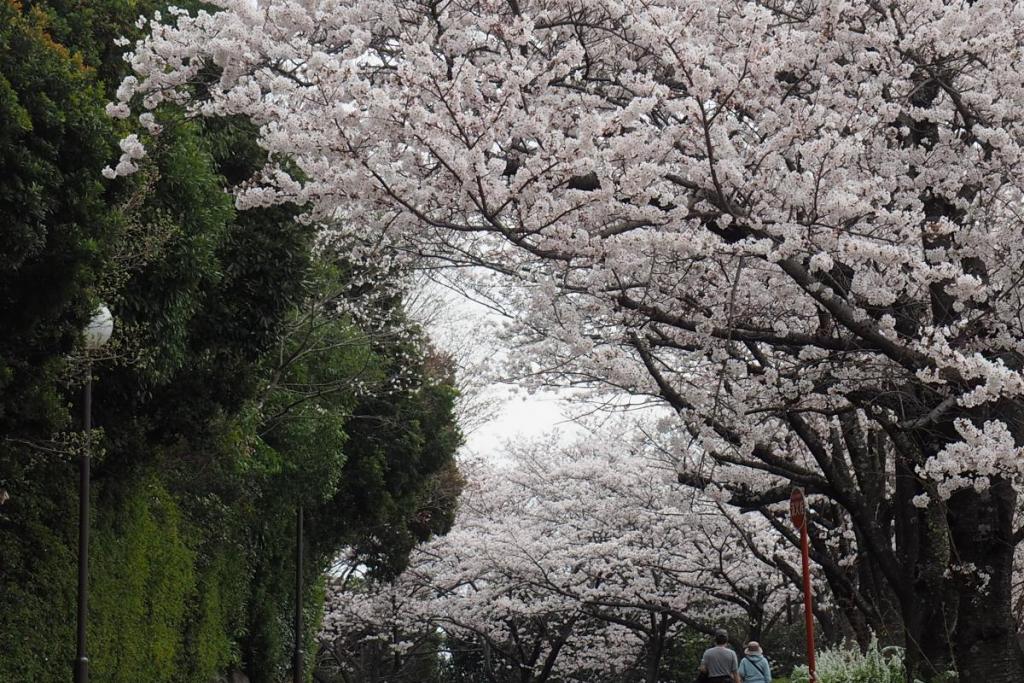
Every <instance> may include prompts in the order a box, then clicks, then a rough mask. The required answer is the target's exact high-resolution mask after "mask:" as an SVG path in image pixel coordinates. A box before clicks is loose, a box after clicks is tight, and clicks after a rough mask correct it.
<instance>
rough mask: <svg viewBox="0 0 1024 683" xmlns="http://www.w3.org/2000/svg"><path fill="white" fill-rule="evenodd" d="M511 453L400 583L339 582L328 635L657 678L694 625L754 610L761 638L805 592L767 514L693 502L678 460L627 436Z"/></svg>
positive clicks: (504, 667)
mask: <svg viewBox="0 0 1024 683" xmlns="http://www.w3.org/2000/svg"><path fill="white" fill-rule="evenodd" d="M618 451H621V452H618ZM512 457H513V458H514V459H513V462H512V464H511V465H510V466H507V467H504V468H493V467H492V468H488V469H483V470H478V471H477V473H476V475H475V476H474V477H473V478H472V480H471V482H472V483H471V485H470V487H469V489H468V491H467V493H466V494H465V495H464V499H463V501H462V506H461V510H460V514H459V518H458V520H457V523H456V525H455V528H454V529H453V530H452V532H450V534H449V535H448V536H446V537H444V538H440V539H437V540H435V541H434V542H432V543H430V544H428V545H426V546H424V547H422V548H420V549H419V550H418V551H417V552H416V555H415V557H414V559H413V560H412V563H411V566H410V569H409V570H408V571H407V572H405V573H404V574H403V575H402V576H401V577H399V579H398V581H396V582H395V583H393V584H382V585H377V586H373V587H372V588H371V589H370V590H369V591H368V592H365V593H364V592H362V591H356V592H354V593H345V592H343V591H334V592H333V593H332V594H331V596H330V597H329V607H328V610H327V615H328V616H327V619H326V623H325V634H326V635H327V636H328V640H329V641H330V642H331V643H342V644H343V645H345V644H348V647H347V648H342V649H343V650H346V651H347V652H350V653H360V652H361V651H362V649H363V647H362V646H360V647H354V646H353V645H352V644H353V643H356V642H358V643H364V642H372V643H376V642H378V641H379V640H380V639H382V638H383V639H385V640H388V642H389V643H391V645H390V647H392V648H393V649H394V650H395V651H396V653H398V654H401V655H402V657H403V659H402V661H403V662H404V661H406V660H407V659H409V658H410V657H411V656H412V655H415V654H416V652H417V648H416V645H415V643H416V642H418V641H419V640H422V639H423V636H420V637H419V638H416V637H408V636H406V635H401V634H409V633H417V632H418V633H420V634H430V633H436V632H437V631H443V632H445V633H446V634H447V635H448V640H449V642H462V643H476V645H477V647H478V649H479V650H480V651H481V652H483V653H486V656H485V657H483V659H484V660H485V667H484V668H486V669H487V670H488V671H491V672H492V673H493V672H497V671H508V670H511V671H513V672H514V676H513V679H512V680H522V681H544V680H548V679H549V678H550V677H551V676H558V677H559V678H560V679H562V680H580V681H594V680H606V679H607V680H627V679H629V680H633V678H631V677H632V676H634V675H635V677H636V680H644V681H649V682H650V683H656V682H657V681H658V680H660V678H659V674H660V671H661V663H662V657H663V655H664V654H665V652H666V651H667V650H668V649H669V647H670V646H671V645H672V643H673V641H674V640H676V639H677V638H678V637H679V636H680V635H681V634H682V633H683V632H684V629H688V631H689V632H691V633H692V632H693V631H697V632H702V633H705V634H708V635H710V634H713V633H714V631H715V629H716V628H718V627H720V626H721V625H723V624H726V623H732V624H736V623H747V624H748V625H749V629H748V632H747V633H744V634H737V635H739V636H740V637H743V636H746V637H758V638H760V637H761V633H762V629H767V631H768V632H770V631H771V626H772V624H773V623H774V622H775V621H776V620H778V619H779V618H780V617H782V616H783V615H784V614H785V613H786V612H787V608H788V607H789V606H790V605H791V604H793V603H796V602H798V601H799V593H798V591H797V590H796V588H795V587H794V586H792V585H791V584H790V582H789V579H788V578H787V577H786V576H785V575H784V574H783V573H782V572H780V571H779V569H778V568H777V566H776V565H775V563H774V562H772V561H769V562H763V561H762V558H764V557H766V556H767V557H770V556H772V555H773V554H777V555H778V554H781V555H782V556H786V555H787V553H788V557H786V559H787V560H789V561H792V560H793V559H794V558H793V553H792V551H791V549H790V548H789V547H788V546H787V544H786V542H785V541H784V540H783V539H782V538H781V537H780V536H779V535H778V534H776V533H775V532H774V530H773V529H772V528H771V527H770V525H769V524H768V523H767V522H765V520H764V519H763V518H762V517H761V516H759V515H757V514H753V515H746V517H748V518H749V519H745V520H737V519H731V518H729V516H728V515H724V514H722V512H721V511H720V510H719V508H718V506H717V505H716V504H715V503H714V501H712V500H709V499H707V498H706V497H704V496H699V500H697V501H688V500H687V496H686V495H685V492H684V491H682V490H681V489H682V488H683V487H682V486H681V485H680V484H678V483H677V482H676V480H675V479H676V478H675V471H674V469H673V468H663V467H655V466H652V461H651V460H650V459H649V458H643V457H641V454H640V452H637V451H635V450H632V449H631V448H630V445H629V444H628V443H623V442H619V441H616V440H614V439H609V438H602V439H601V440H593V441H587V442H582V443H580V444H577V445H576V446H574V447H572V448H570V449H568V450H566V451H557V450H555V449H554V448H552V446H551V444H548V443H544V442H537V443H533V444H530V445H528V446H523V445H521V446H518V447H516V449H515V450H514V453H513V456H512ZM691 493H692V492H691ZM736 516H737V517H738V516H740V515H738V514H736ZM739 529H743V530H745V535H741V534H740V533H739V531H738V530H739ZM750 543H754V544H758V545H759V546H760V548H759V551H758V552H751V549H750V547H749V545H748V544H750ZM367 614H369V615H372V616H370V617H367V616H365V615H367ZM410 619H411V620H413V621H414V622H415V623H418V624H419V626H418V628H417V627H412V626H410V622H409V620H410ZM769 639H770V636H769ZM334 649H337V648H334ZM409 653H411V654H409ZM395 661H396V662H397V661H399V659H398V657H397V655H396V659H395ZM486 662H489V663H486ZM508 667H511V669H508ZM402 668H403V667H400V666H395V667H394V669H395V670H396V671H398V670H400V669H402ZM498 680H505V679H504V678H501V677H500V676H499V677H498Z"/></svg>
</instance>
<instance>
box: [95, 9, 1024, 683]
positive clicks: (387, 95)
mask: <svg viewBox="0 0 1024 683" xmlns="http://www.w3.org/2000/svg"><path fill="white" fill-rule="evenodd" d="M218 5H219V6H220V7H221V10H220V11H218V12H215V13H212V14H211V13H200V14H198V15H197V16H195V17H190V16H187V15H184V14H179V15H178V16H177V17H176V18H175V21H174V22H173V23H172V24H162V23H159V22H154V23H153V24H152V31H151V35H150V37H149V38H148V39H146V40H145V41H143V42H141V43H139V44H138V45H136V46H135V48H134V49H133V51H132V52H131V53H130V54H129V60H130V61H131V63H132V66H133V67H134V70H135V72H136V74H137V75H136V76H135V77H132V78H130V79H127V80H126V81H125V82H124V84H123V85H122V88H121V90H120V91H119V93H118V98H119V101H118V102H115V103H112V104H111V106H110V107H109V112H110V113H111V115H114V116H119V117H128V116H131V115H132V114H133V113H138V112H139V111H140V109H139V108H140V107H141V109H142V110H143V111H141V115H140V116H139V123H140V133H139V135H140V136H139V137H136V136H129V137H128V138H126V139H125V141H124V142H123V143H122V152H123V154H122V156H121V158H120V160H119V161H118V162H117V163H116V167H115V168H112V169H108V170H107V172H106V174H107V175H108V176H116V175H118V174H123V173H130V172H132V171H133V170H134V168H135V167H136V162H137V160H138V159H139V158H140V157H141V156H142V155H143V154H144V153H145V152H144V145H145V143H146V140H147V136H148V135H153V134H156V132H157V128H156V126H158V125H159V124H158V123H156V122H155V121H154V120H153V118H152V117H151V116H150V115H151V113H152V112H150V111H148V110H152V109H157V108H158V105H159V104H160V103H161V102H163V101H166V100H171V101H176V102H182V103H185V104H187V105H188V106H189V107H191V109H192V111H194V112H195V113H196V114H197V115H204V116H226V115H241V116H245V117H248V118H250V119H251V120H253V121H255V122H257V123H258V124H259V125H260V126H261V144H263V146H264V147H265V148H266V150H267V152H268V165H267V167H266V169H265V170H264V172H263V173H262V174H260V175H259V176H258V177H256V178H253V180H252V182H251V183H249V184H247V185H245V186H243V187H241V188H239V193H238V203H239V205H240V206H243V207H246V206H261V205H265V204H269V203H274V202H282V201H292V202H297V203H300V204H303V205H307V206H309V207H310V209H309V213H308V215H307V216H306V218H307V220H325V221H328V220H329V221H331V222H334V221H338V220H341V221H342V222H343V224H344V225H345V228H344V230H349V231H354V232H358V233H360V234H365V235H371V236H373V237H374V239H373V240H371V243H372V244H374V245H375V247H379V248H383V249H391V250H407V251H414V252H417V253H421V254H429V255H435V256H439V257H444V258H447V259H450V260H453V261H456V262H459V263H478V264H482V265H485V266H487V267H490V268H492V269H494V270H495V271H498V272H501V273H505V274H507V275H509V276H510V277H515V278H517V279H519V280H521V281H523V282H525V283H527V284H528V286H529V295H530V296H529V298H528V299H527V300H525V301H524V302H523V305H522V306H521V307H520V308H519V310H520V312H521V322H522V328H521V329H522V333H523V336H522V340H523V342H524V350H526V351H528V353H524V355H523V357H522V361H521V362H522V363H523V364H524V369H525V370H529V371H531V372H533V373H536V372H541V371H543V373H544V375H545V376H546V378H547V380H546V381H560V382H564V383H569V384H579V383H583V384H602V385H605V386H610V387H614V388H616V389H617V390H620V391H624V392H628V393H631V394H634V395H637V396H651V397H656V398H658V399H659V400H661V401H663V402H665V403H666V404H668V405H670V406H671V407H672V408H674V409H675V411H676V414H677V418H678V419H677V421H676V425H675V427H674V429H675V430H678V433H679V434H680V435H681V436H682V438H681V439H680V443H683V444H685V447H686V448H688V449H697V450H699V452H700V453H702V456H703V457H701V458H700V459H699V463H700V467H698V468H690V469H686V470H684V471H683V472H682V473H681V475H680V476H682V477H683V479H684V480H686V481H688V482H691V483H694V484H697V485H700V486H706V485H709V482H713V483H714V485H715V486H716V487H719V488H722V489H724V490H726V491H728V492H730V493H731V496H732V497H731V503H733V504H735V505H736V506H738V507H740V508H742V509H761V508H764V507H766V506H771V505H773V504H775V503H778V502H780V501H782V500H784V498H785V497H786V496H787V495H788V491H789V488H790V487H791V486H792V485H793V484H798V485H801V486H803V487H804V488H805V489H806V490H807V492H808V493H809V494H811V495H812V500H814V501H815V506H816V507H817V509H818V510H819V511H821V512H823V513H824V514H827V515H829V516H841V517H842V518H843V523H844V524H849V529H850V531H851V534H852V536H853V542H854V543H855V544H856V548H857V550H858V551H859V555H858V557H859V560H858V561H859V562H861V563H862V564H865V565H870V572H869V573H871V574H872V575H873V576H876V577H878V580H879V581H880V582H881V583H882V584H884V586H885V589H886V590H887V591H889V592H891V594H892V595H893V596H894V600H895V602H896V605H897V607H898V612H899V616H900V618H901V621H902V625H903V628H904V630H905V634H906V644H907V647H908V658H907V661H908V668H909V672H910V673H911V674H917V675H919V676H931V675H934V674H936V673H940V672H942V671H945V670H947V669H953V668H955V669H957V670H959V672H960V674H961V676H962V677H963V678H965V679H969V680H991V681H1011V680H1018V679H1020V678H1022V677H1024V654H1022V652H1021V649H1020V648H1019V646H1018V644H1017V641H1016V638H1015V633H1014V622H1013V619H1012V614H1011V610H1010V604H1011V599H1010V598H1011V574H1012V563H1013V557H1014V549H1015V547H1016V546H1017V545H1018V544H1019V543H1020V541H1021V540H1022V537H1024V530H1022V529H1021V528H1018V527H1015V526H1014V513H1015V511H1016V508H1017V506H1018V492H1019V487H1020V485H1021V480H1022V464H1024V458H1022V457H1021V452H1020V449H1021V446H1022V444H1024V433H1022V432H1024V402H1022V393H1024V376H1022V374H1021V368H1022V365H1024V363H1022V360H1024V355H1022V354H1024V348H1022V339H1024V329H1022V328H1024V324H1022V322H1021V320H1022V318H1021V310H1022V308H1024V302H1022V297H1021V293H1022V289H1021V273H1022V272H1024V263H1022V261H1024V220H1022V218H1021V209H1020V207H1021V181H1020V178H1021V177H1022V173H1021V171H1022V170H1024V169H1022V164H1024V157H1022V155H1021V142H1022V122H1021V119H1020V115H1019V102H1020V101H1022V98H1024V84H1022V79H1024V72H1021V70H1020V69H1019V67H1018V64H1019V61H1020V55H1021V51H1022V44H1024V8H1022V7H1021V6H1020V4H1019V3H1016V2H1013V0H985V1H981V0H979V1H976V2H969V1H966V0H893V1H891V2H886V3H882V2H876V1H874V0H823V1H820V2H808V1H807V0H761V1H759V2H754V1H749V2H747V1H739V2H737V1H735V0H706V1H702V2H689V1H684V0H655V1H653V2H651V1H644V2H641V1H639V0H596V1H587V2H582V1H580V0H500V1H499V0H418V1H417V0H398V1H397V2H396V1H388V2H384V1H383V0H333V1H330V2H328V1H326V0H325V1H322V2H321V1H318V0H308V1H305V2H297V1H293V2H274V3H270V4H250V3H249V2H247V1H245V0H223V1H222V2H220V3H218ZM157 113H158V112H157ZM296 167H297V168H298V169H299V170H300V171H301V173H293V172H291V169H294V168H296Z"/></svg>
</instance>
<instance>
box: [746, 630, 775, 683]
mask: <svg viewBox="0 0 1024 683" xmlns="http://www.w3.org/2000/svg"><path fill="white" fill-rule="evenodd" d="M739 675H740V680H741V681H743V683H772V668H771V667H770V666H769V665H768V660H767V659H765V657H764V653H763V652H761V645H760V644H759V643H758V642H757V641H756V640H752V641H750V642H749V643H747V647H746V649H745V650H743V660H742V661H741V662H740V666H739Z"/></svg>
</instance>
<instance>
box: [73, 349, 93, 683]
mask: <svg viewBox="0 0 1024 683" xmlns="http://www.w3.org/2000/svg"><path fill="white" fill-rule="evenodd" d="M85 372H86V377H85V400H84V401H83V403H84V408H83V416H82V425H83V431H84V433H85V443H84V445H83V447H82V452H81V454H80V455H79V456H78V646H77V654H76V656H75V683H89V655H88V654H87V650H86V643H85V622H86V620H87V618H88V616H89V467H90V464H91V461H92V457H91V455H92V453H91V450H92V363H87V364H86V369H85Z"/></svg>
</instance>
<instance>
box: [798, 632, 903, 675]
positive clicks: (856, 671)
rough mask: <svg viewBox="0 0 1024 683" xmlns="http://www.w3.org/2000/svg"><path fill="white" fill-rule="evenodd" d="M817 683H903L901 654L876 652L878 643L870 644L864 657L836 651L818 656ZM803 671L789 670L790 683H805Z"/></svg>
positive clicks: (850, 651)
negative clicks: (790, 671)
mask: <svg viewBox="0 0 1024 683" xmlns="http://www.w3.org/2000/svg"><path fill="white" fill-rule="evenodd" d="M817 665H818V670H817V674H818V676H817V679H818V683H903V681H905V680H906V678H905V672H904V668H903V650H902V649H900V648H895V647H891V648H883V649H882V650H879V649H878V641H876V640H872V641H871V645H870V646H869V647H868V651H867V652H866V653H861V652H860V651H859V650H856V649H849V648H845V647H839V648H836V649H832V650H824V651H822V652H820V653H818V661H817ZM808 678H809V677H808V675H807V667H806V666H798V667H796V668H794V669H793V675H792V676H791V677H790V681H791V683H807V681H808Z"/></svg>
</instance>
